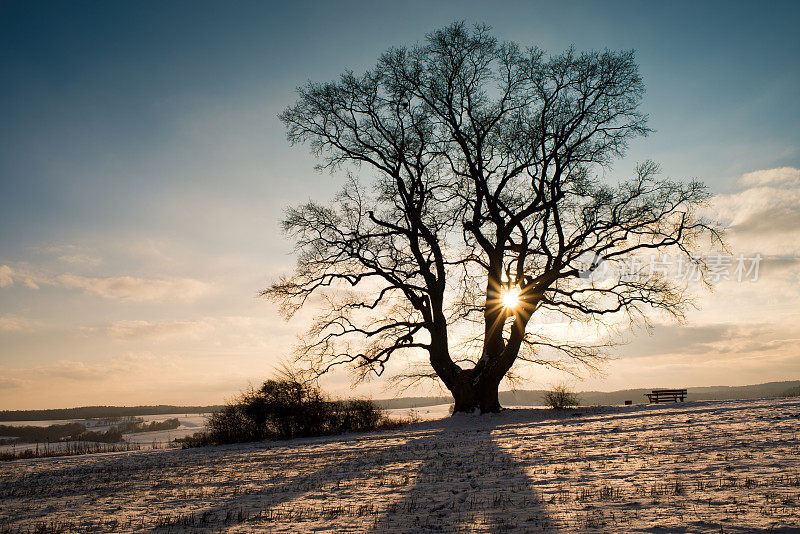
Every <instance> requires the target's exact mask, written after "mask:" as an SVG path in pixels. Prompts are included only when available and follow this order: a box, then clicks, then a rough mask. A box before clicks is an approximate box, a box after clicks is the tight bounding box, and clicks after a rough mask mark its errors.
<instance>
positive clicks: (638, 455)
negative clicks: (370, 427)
mask: <svg viewBox="0 0 800 534" xmlns="http://www.w3.org/2000/svg"><path fill="white" fill-rule="evenodd" d="M421 411H425V412H427V413H426V414H425V413H423V414H421V415H422V416H423V418H424V417H425V416H426V415H427V416H428V417H434V419H431V420H427V421H421V422H419V423H416V424H414V425H410V426H407V427H404V428H403V429H401V430H399V431H394V432H386V433H379V434H365V435H345V436H338V437H332V438H331V437H329V438H318V439H304V440H296V441H293V442H282V443H281V442H261V443H254V444H245V445H236V446H223V447H208V448H201V449H189V450H175V449H168V450H147V451H138V452H127V453H109V454H103V455H90V456H81V457H73V458H55V459H37V460H21V461H14V462H6V463H3V464H0V533H12V532H13V533H16V532H72V531H75V532H132V531H143V532H219V531H225V532H320V531H331V532H500V531H502V532H539V531H542V532H576V531H578V532H583V531H588V532H714V533H720V532H723V533H726V532H798V531H800V530H799V529H798V525H800V437H798V426H799V424H798V422H799V421H800V419H798V416H800V399H798V398H791V399H770V400H748V401H704V402H687V403H683V404H662V405H650V406H626V407H598V408H592V409H587V408H580V409H578V410H572V411H566V412H560V413H559V412H553V411H550V410H545V409H514V410H507V411H505V412H503V413H501V414H497V415H490V416H457V417H453V418H443V419H436V418H435V417H436V416H437V415H441V413H442V412H443V409H439V411H437V410H436V409H428V408H426V409H423V410H421Z"/></svg>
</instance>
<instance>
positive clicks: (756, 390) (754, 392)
mask: <svg viewBox="0 0 800 534" xmlns="http://www.w3.org/2000/svg"><path fill="white" fill-rule="evenodd" d="M657 387H676V388H677V387H683V386H682V385H681V384H667V385H661V386H654V388H651V389H622V390H619V391H581V392H579V393H578V397H579V400H580V402H581V404H582V405H585V406H587V405H603V404H622V403H624V402H625V401H626V400H630V401H632V402H633V403H634V404H645V403H646V402H647V400H646V397H645V396H644V394H645V393H649V392H650V391H651V390H652V389H655V388H657ZM688 390H689V395H688V398H687V400H689V401H697V400H729V399H759V398H767V397H786V396H800V380H789V381H784V382H767V383H765V384H755V385H750V386H710V387H698V388H688ZM546 392H547V391H546V390H523V389H520V390H516V391H501V392H500V402H501V404H503V405H504V406H541V405H542V404H544V402H543V400H542V397H543V396H544V394H545V393H546ZM451 402H453V399H452V397H447V396H441V397H402V398H394V399H381V400H376V401H375V403H376V404H377V405H378V406H379V407H381V408H384V409H389V408H422V407H424V406H434V405H437V404H447V403H451ZM222 408H223V406H220V405H213V406H171V405H163V404H162V405H158V406H83V407H80V408H61V409H50V410H5V411H0V421H47V420H54V419H100V418H107V417H127V416H133V415H163V414H189V413H210V412H213V411H216V410H220V409H222Z"/></svg>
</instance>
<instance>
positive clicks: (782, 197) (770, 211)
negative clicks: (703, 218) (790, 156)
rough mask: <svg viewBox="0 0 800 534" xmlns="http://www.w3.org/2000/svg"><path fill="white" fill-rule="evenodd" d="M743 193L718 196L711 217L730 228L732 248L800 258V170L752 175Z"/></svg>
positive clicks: (743, 183)
mask: <svg viewBox="0 0 800 534" xmlns="http://www.w3.org/2000/svg"><path fill="white" fill-rule="evenodd" d="M739 187H740V190H739V191H737V192H735V193H731V194H725V195H716V196H715V197H714V199H713V200H712V207H711V213H710V215H711V216H712V217H713V218H714V219H716V220H719V221H720V222H722V223H723V224H725V225H726V226H728V228H729V229H730V231H729V234H728V242H729V244H730V245H731V246H732V248H733V249H735V250H737V251H745V252H760V253H761V254H763V255H786V256H798V255H800V169H795V168H793V167H781V168H777V169H767V170H762V171H756V172H751V173H748V174H745V175H743V176H742V177H741V178H740V179H739Z"/></svg>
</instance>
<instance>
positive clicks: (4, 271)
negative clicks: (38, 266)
mask: <svg viewBox="0 0 800 534" xmlns="http://www.w3.org/2000/svg"><path fill="white" fill-rule="evenodd" d="M12 274H13V271H12V270H11V267H9V266H8V265H0V287H8V286H11V285H13V284H14V278H13V276H12Z"/></svg>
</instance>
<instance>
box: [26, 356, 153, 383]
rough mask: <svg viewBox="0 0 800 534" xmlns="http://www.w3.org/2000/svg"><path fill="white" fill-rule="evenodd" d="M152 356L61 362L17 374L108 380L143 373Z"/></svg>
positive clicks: (39, 366) (78, 379)
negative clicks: (93, 361) (90, 361)
mask: <svg viewBox="0 0 800 534" xmlns="http://www.w3.org/2000/svg"><path fill="white" fill-rule="evenodd" d="M153 360H154V357H153V356H152V355H150V354H126V355H124V356H120V357H117V358H112V359H110V360H108V361H106V362H100V363H86V362H82V361H77V360H59V361H58V362H55V363H52V364H49V365H38V366H35V367H31V368H25V369H17V370H16V372H15V374H17V375H24V376H31V377H34V378H42V377H47V378H60V379H67V380H74V381H93V380H107V379H111V378H114V377H119V376H122V375H127V374H130V373H135V372H139V371H142V370H143V369H145V368H147V366H148V365H151V364H152V361H153Z"/></svg>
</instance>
